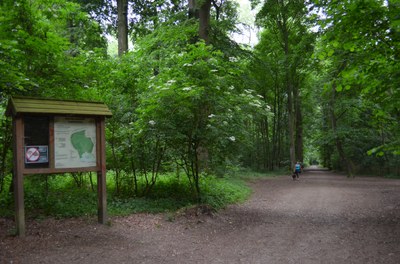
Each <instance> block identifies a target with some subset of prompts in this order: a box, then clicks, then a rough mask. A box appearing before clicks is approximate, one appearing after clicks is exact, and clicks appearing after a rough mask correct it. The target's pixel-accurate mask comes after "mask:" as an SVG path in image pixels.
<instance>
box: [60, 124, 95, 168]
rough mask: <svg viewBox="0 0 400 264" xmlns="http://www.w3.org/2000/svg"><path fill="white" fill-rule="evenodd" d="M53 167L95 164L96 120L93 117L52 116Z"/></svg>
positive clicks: (77, 166) (81, 166) (76, 166)
mask: <svg viewBox="0 0 400 264" xmlns="http://www.w3.org/2000/svg"><path fill="white" fill-rule="evenodd" d="M54 160H55V168H83V167H94V166H96V122H95V119H94V118H75V117H55V118H54Z"/></svg>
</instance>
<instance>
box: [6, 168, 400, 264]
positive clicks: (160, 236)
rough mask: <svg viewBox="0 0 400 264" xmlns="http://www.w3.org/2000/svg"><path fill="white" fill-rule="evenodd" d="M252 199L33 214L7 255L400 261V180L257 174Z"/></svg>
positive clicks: (94, 259) (16, 258) (52, 259)
mask: <svg viewBox="0 0 400 264" xmlns="http://www.w3.org/2000/svg"><path fill="white" fill-rule="evenodd" d="M249 185H250V186H251V187H252V188H253V190H254V193H253V195H252V197H251V199H250V200H248V201H247V202H245V203H243V204H240V205H234V206H230V207H228V208H227V209H225V210H222V211H220V212H218V213H214V214H212V213H210V212H206V213H202V214H198V212H197V211H186V212H180V213H178V214H176V215H171V214H155V215H151V214H135V215H131V216H128V217H113V218H111V225H110V226H104V225H99V224H97V223H96V221H97V219H95V218H78V219H64V220H55V219H45V220H41V221H39V220H35V221H27V225H26V228H27V236H26V237H25V238H17V237H13V236H10V235H9V234H10V233H11V231H12V229H13V228H14V222H13V221H12V220H10V219H2V218H0V263H96V264H101V263H360V264H361V263H363V264H364V263H400V180H389V179H382V178H373V177H366V178H364V177H359V178H355V179H348V178H346V177H345V176H341V175H336V174H333V173H330V172H327V171H306V172H305V173H303V174H302V175H301V177H300V180H299V181H292V180H291V178H290V177H289V176H286V177H277V178H268V179H260V180H255V181H252V182H249Z"/></svg>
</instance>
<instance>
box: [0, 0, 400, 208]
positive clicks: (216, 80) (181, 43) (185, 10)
mask: <svg viewBox="0 0 400 264" xmlns="http://www.w3.org/2000/svg"><path fill="white" fill-rule="evenodd" d="M128 2H129V4H130V6H131V8H130V9H129V10H130V14H129V17H130V18H131V19H130V22H131V23H130V25H129V30H128V32H129V34H130V37H131V39H132V41H133V44H134V46H133V47H131V49H130V50H129V51H128V52H125V53H123V54H122V55H121V56H119V57H113V56H110V55H109V54H107V38H106V37H105V36H106V35H105V34H106V33H109V34H115V32H118V30H117V24H118V23H117V22H116V18H117V9H116V6H115V3H114V2H113V1H102V0H91V1H80V0H76V1H66V0H51V1H48V0H37V1H28V0H20V1H11V0H4V1H2V2H1V3H0V104H1V106H0V114H1V115H0V193H1V203H2V204H3V203H5V204H8V203H9V202H10V201H11V196H12V195H11V193H10V192H9V188H8V186H9V184H10V183H9V180H10V178H11V172H12V158H11V157H12V132H11V131H12V127H11V121H10V119H9V118H6V117H5V116H4V111H5V107H6V104H7V100H8V98H9V97H10V96H13V95H25V96H40V97H54V98H65V99H76V100H95V101H103V102H105V103H106V104H107V105H108V106H109V108H110V109H111V110H112V112H113V117H112V118H110V119H109V120H107V125H106V133H107V134H106V140H107V168H108V170H109V175H108V185H109V186H108V187H109V192H110V193H112V195H111V196H110V201H109V204H110V205H111V209H110V210H111V211H113V210H115V213H118V212H119V213H127V212H133V211H136V209H134V208H136V207H137V206H136V205H135V204H136V203H139V204H140V203H143V201H149V200H148V199H149V198H154V197H157V199H156V200H155V201H157V203H160V201H161V200H163V199H164V201H166V203H167V204H170V205H172V204H175V205H174V206H172V207H169V206H166V207H163V208H169V209H171V210H172V209H173V208H176V207H179V206H186V205H188V204H190V203H193V202H195V201H197V202H203V203H211V204H213V205H214V206H216V207H218V204H221V205H223V204H226V202H229V201H233V200H235V199H237V198H232V197H234V196H233V193H232V190H234V189H230V187H229V188H228V187H221V188H220V189H219V187H215V188H216V189H215V190H214V191H216V190H217V189H219V190H220V192H221V196H218V195H216V192H214V191H210V186H211V185H208V184H209V182H212V183H213V184H214V182H219V181H220V180H221V181H225V180H222V179H226V180H231V178H229V175H230V174H232V173H234V171H235V169H237V168H240V167H245V168H249V169H252V170H255V171H262V172H266V171H273V170H276V169H282V168H283V169H286V170H287V169H288V168H290V167H292V166H293V163H294V162H295V161H296V160H299V161H302V162H303V163H306V164H316V163H320V164H322V165H323V166H326V167H329V168H331V169H335V170H343V171H346V172H347V173H348V175H355V174H359V173H367V174H374V175H376V174H378V175H391V176H396V175H397V176H398V175H399V173H400V167H399V164H400V160H399V157H400V132H399V118H400V103H399V102H400V94H399V91H400V89H399V84H400V75H399V73H400V69H399V67H400V66H399V65H400V63H399V53H398V50H399V48H400V47H399V41H400V17H399V14H400V6H399V4H398V3H397V2H395V1H378V0H374V1H373V0H363V1H347V2H340V3H338V2H337V1H330V0H326V1H316V0H315V1H300V0H296V1H286V0H269V1H261V0H253V1H251V2H252V3H253V4H254V6H256V5H259V12H258V14H257V18H256V23H257V25H258V26H259V27H260V28H261V33H260V36H259V38H260V41H259V43H258V44H257V45H256V46H255V47H253V48H252V47H248V46H244V45H240V44H238V43H235V41H233V40H231V39H230V38H229V36H230V34H231V33H232V32H234V31H236V25H238V23H239V22H238V21H237V18H238V9H237V8H238V5H237V3H236V2H234V1H210V0H202V1H200V0H199V1H189V4H187V3H186V2H182V1H172V0H166V1H136V0H130V1H128ZM193 4H194V5H193ZM204 12H205V13H204ZM207 12H209V13H207ZM188 14H189V15H188ZM202 38H203V39H202ZM166 175H168V176H166ZM87 177H88V176H83V175H79V174H77V175H74V176H73V179H74V181H73V182H74V183H75V185H76V186H77V187H78V190H76V192H78V193H79V195H82V196H85V197H86V196H88V199H87V200H88V201H92V202H89V204H90V205H89V204H88V205H87V206H88V207H87V209H84V208H81V209H82V212H84V211H85V212H90V211H91V210H93V209H95V207H92V206H91V204H92V203H94V202H93V201H94V200H93V199H95V197H94V195H93V192H90V191H89V192H85V193H83V192H84V191H86V190H87V188H82V186H83V185H85V184H87V183H85V184H83V182H86V181H87V179H86V178H87ZM215 177H219V178H218V179H219V180H216V179H215ZM224 177H225V178H224ZM61 179H62V178H60V177H59V176H42V177H37V178H36V177H34V178H33V179H32V180H29V184H28V185H27V187H26V188H27V191H26V197H27V200H28V201H29V202H28V204H27V205H26V206H27V207H28V208H30V206H31V205H32V208H33V207H34V206H37V208H41V209H43V210H47V209H48V208H52V209H51V211H52V214H55V215H57V214H58V213H54V212H61V211H62V209H60V210H59V209H57V208H58V206H61V208H62V207H64V206H65V207H67V206H68V203H69V202H68V201H69V200H68V199H69V198H68V197H65V196H64V195H65V194H61V192H57V191H56V190H57V189H58V188H61V189H63V188H67V186H70V187H71V186H72V185H74V184H72V182H69V181H64V180H61ZM93 184H95V183H93ZM210 184H211V183H210ZM232 188H233V187H232ZM71 189H73V188H71ZM83 190H84V191H83ZM46 192H48V193H47V194H46ZM74 192H75V191H71V193H72V194H74V195H71V197H75V193H74ZM175 192H176V194H177V195H178V194H179V195H180V196H179V197H178V198H177V197H175V196H174V195H173V193H175ZM229 192H230V193H231V194H232V195H230V194H229ZM223 193H225V194H223ZM39 194H40V195H42V194H46V195H45V197H48V199H50V200H51V202H46V201H45V200H42V198H35V197H37V196H38V195H39ZM224 195H225V196H224ZM228 196H229V197H231V198H229V199H228V198H226V197H228ZM57 197H58V198H57ZM171 197H172V198H173V199H172V200H169V199H171ZM174 197H175V198H174ZM35 199H39V200H35ZM71 199H73V198H71ZM160 199H161V200H160ZM219 199H222V200H223V201H222V202H220V201H219ZM230 199H231V200H230ZM50 200H49V201H50ZM57 201H58V202H57ZM61 201H65V205H63V204H62V202H61ZM171 201H172V202H171ZM179 201H181V202H182V203H181V202H179ZM29 203H32V204H29ZM70 203H71V204H74V203H75V201H73V200H71V201H70ZM44 204H45V206H42V205H44ZM118 204H121V207H122V208H124V207H126V208H127V211H124V210H122V209H121V208H119V206H115V207H113V206H114V205H118ZM138 206H139V205H138ZM89 207H91V209H89ZM139 207H140V206H139ZM46 208H47V209H46ZM113 208H115V209H113ZM86 210H87V211H86ZM66 212H69V213H66V214H71V215H72V213H70V210H66ZM82 212H79V210H78V212H77V215H82Z"/></svg>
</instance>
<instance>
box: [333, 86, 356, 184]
mask: <svg viewBox="0 0 400 264" xmlns="http://www.w3.org/2000/svg"><path fill="white" fill-rule="evenodd" d="M335 95H336V84H334V85H332V95H331V101H330V107H329V111H330V117H331V126H332V131H333V135H334V138H335V144H336V149H337V151H338V154H339V157H340V161H341V162H342V164H343V165H344V166H345V170H346V173H347V177H353V176H354V175H353V163H352V161H351V160H350V159H349V158H348V157H347V155H346V153H345V151H344V149H343V144H342V139H341V138H340V136H339V135H338V134H337V122H336V121H337V117H336V115H335V100H336V98H335Z"/></svg>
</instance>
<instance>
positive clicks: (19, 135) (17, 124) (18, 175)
mask: <svg viewBox="0 0 400 264" xmlns="http://www.w3.org/2000/svg"><path fill="white" fill-rule="evenodd" d="M13 122H14V126H13V128H14V137H15V138H14V175H13V177H14V178H13V181H14V203H15V222H16V225H17V235H18V236H20V237H24V236H25V208H24V175H23V168H24V161H23V158H24V157H23V156H22V155H21V154H22V153H24V151H23V150H24V123H23V120H22V117H21V116H17V117H15V118H14V120H13Z"/></svg>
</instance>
